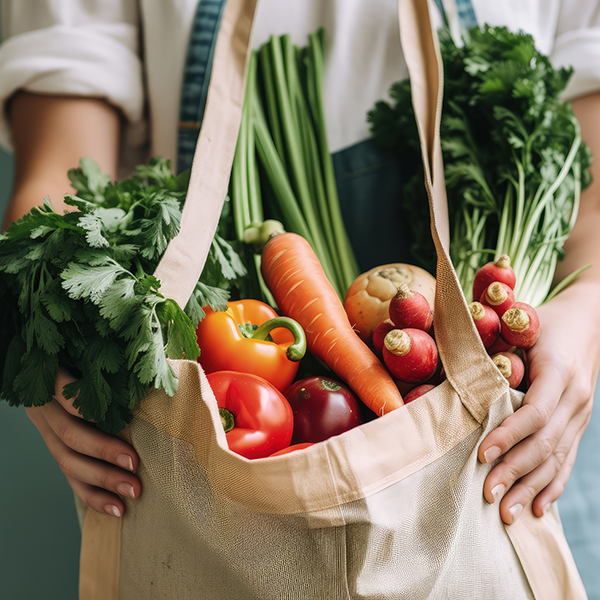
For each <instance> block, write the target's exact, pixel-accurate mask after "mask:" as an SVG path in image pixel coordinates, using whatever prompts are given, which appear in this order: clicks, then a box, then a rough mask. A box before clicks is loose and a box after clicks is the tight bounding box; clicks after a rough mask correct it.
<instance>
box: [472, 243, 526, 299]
mask: <svg viewBox="0 0 600 600" xmlns="http://www.w3.org/2000/svg"><path fill="white" fill-rule="evenodd" d="M494 281H499V282H500V283H505V284H506V285H507V286H508V287H509V288H511V289H512V290H514V289H515V285H516V283H517V278H516V276H515V272H514V271H513V269H512V267H511V266H510V257H509V256H508V254H503V255H502V256H501V257H500V258H499V259H498V260H497V261H495V262H494V261H491V262H489V263H486V264H485V265H483V267H481V268H480V269H479V271H477V273H475V279H474V280H473V299H475V300H476V299H477V298H481V294H483V292H484V291H485V290H486V289H487V287H488V286H489V285H490V283H494Z"/></svg>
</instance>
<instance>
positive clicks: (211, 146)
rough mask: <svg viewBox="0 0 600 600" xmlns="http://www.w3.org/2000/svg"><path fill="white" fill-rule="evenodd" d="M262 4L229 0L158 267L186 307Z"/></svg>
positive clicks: (208, 240) (225, 167)
mask: <svg viewBox="0 0 600 600" xmlns="http://www.w3.org/2000/svg"><path fill="white" fill-rule="evenodd" d="M256 5H257V0H229V1H228V2H227V4H226V5H225V9H224V11H223V16H222V18H221V26H220V27H219V34H218V36H217V41H216V45H215V51H214V61H213V63H214V66H213V70H212V76H211V78H210V87H209V89H208V94H207V100H206V111H205V115H204V119H203V120H202V127H201V129H200V136H199V139H198V144H197V146H196V150H195V153H194V160H193V164H192V170H191V173H190V183H189V187H188V193H187V197H186V201H185V204H184V207H183V214H182V218H181V229H180V231H179V234H178V235H177V236H176V237H175V238H174V239H172V240H171V242H170V243H169V245H168V246H167V250H166V252H165V254H164V255H163V257H162V259H161V261H160V263H159V264H158V267H157V268H156V271H155V273H154V275H155V277H156V278H157V279H158V280H159V281H160V282H161V288H160V291H161V293H162V294H163V295H164V296H165V297H167V298H171V299H173V300H175V301H176V302H177V304H179V306H181V307H182V308H183V307H185V306H186V304H187V302H188V300H189V298H190V296H191V294H192V292H193V291H194V288H195V287H196V283H197V282H198V279H199V278H200V275H201V273H202V269H203V268H204V264H205V262H206V258H207V256H208V252H209V250H210V247H211V244H212V240H213V238H214V236H215V232H216V229H217V225H218V223H219V217H220V215H221V211H222V209H223V204H224V202H225V197H226V195H227V188H228V185H229V178H230V175H231V166H232V164H233V156H234V152H235V146H236V142H237V137H238V132H239V128H240V122H241V118H242V106H243V103H244V89H245V78H246V71H247V65H248V57H249V54H250V49H251V39H252V25H253V22H254V13H255V10H256Z"/></svg>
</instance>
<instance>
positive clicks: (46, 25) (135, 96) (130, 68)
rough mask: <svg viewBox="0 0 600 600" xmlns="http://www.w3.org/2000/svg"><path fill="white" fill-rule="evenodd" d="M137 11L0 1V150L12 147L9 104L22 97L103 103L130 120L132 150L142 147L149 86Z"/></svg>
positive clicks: (133, 1)
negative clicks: (23, 93)
mask: <svg viewBox="0 0 600 600" xmlns="http://www.w3.org/2000/svg"><path fill="white" fill-rule="evenodd" d="M137 4H138V3H137V0H2V4H1V6H2V29H3V40H4V41H3V43H2V44H1V45H0V108H1V110H0V144H1V145H3V146H5V147H6V148H8V149H10V148H11V139H10V137H11V136H10V128H9V123H8V120H7V111H6V103H7V101H8V100H9V99H10V98H11V96H12V95H13V94H14V93H15V92H16V91H18V90H26V91H29V92H33V93H40V94H55V95H58V94H63V95H71V96H73V95H74V96H87V97H95V98H102V99H105V100H107V101H108V102H109V103H110V104H112V105H113V106H115V107H116V108H118V109H119V110H120V112H121V113H122V114H123V115H124V116H125V118H126V120H127V122H128V125H129V127H128V130H129V134H133V135H129V136H128V137H130V138H132V143H139V141H140V140H139V138H140V132H141V131H142V130H143V128H144V123H143V120H144V85H143V77H142V64H141V60H140V55H139V37H140V34H139V26H138V20H139V15H138V8H137ZM127 133H128V132H126V136H127ZM134 138H137V140H136V141H133V139H134Z"/></svg>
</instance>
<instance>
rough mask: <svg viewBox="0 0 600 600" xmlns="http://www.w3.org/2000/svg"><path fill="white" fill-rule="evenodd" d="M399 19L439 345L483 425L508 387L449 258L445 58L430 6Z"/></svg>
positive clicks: (408, 4) (409, 0)
mask: <svg viewBox="0 0 600 600" xmlns="http://www.w3.org/2000/svg"><path fill="white" fill-rule="evenodd" d="M398 18H399V22H400V39H401V43H402V50H403V53H404V58H405V60H406V64H407V66H408V72H409V75H410V80H411V89H412V101H413V106H414V109H415V116H416V121H417V127H418V130H419V137H420V139H421V149H422V155H423V166H424V170H425V186H426V188H427V193H428V196H429V204H430V213H431V233H432V236H433V241H434V243H435V248H436V251H437V256H438V264H437V274H436V278H437V287H436V296H435V309H434V313H435V335H436V341H437V344H438V348H439V352H440V356H441V358H442V362H443V364H444V370H445V372H446V376H447V377H448V380H449V381H450V383H451V384H452V387H453V388H454V389H455V390H456V391H457V392H458V394H459V395H460V397H461V400H462V402H463V404H464V405H465V406H466V408H467V409H468V410H469V412H470V413H471V414H472V415H473V417H474V418H475V419H477V421H479V422H481V421H482V420H483V419H484V418H485V416H486V414H487V412H488V408H489V406H490V404H491V403H492V402H494V401H495V400H496V399H497V398H498V397H499V396H500V395H501V394H502V393H503V392H505V391H506V389H507V387H508V383H507V382H506V380H505V379H504V377H503V376H502V375H501V374H500V372H499V371H498V369H497V368H496V367H495V365H494V364H493V362H492V361H491V359H490V358H489V356H488V355H487V352H486V351H485V349H484V347H483V344H482V342H481V339H480V337H479V334H478V333H477V330H476V328H475V325H474V323H473V319H472V317H471V314H470V313H469V309H468V306H467V301H466V300H465V297H464V294H463V292H462V289H461V287H460V283H459V281H458V278H457V276H456V272H455V271H454V267H453V266H452V261H451V260H450V256H449V247H450V233H449V232H450V227H449V220H448V202H447V197H446V185H445V181H444V167H443V160H442V148H441V143H440V119H441V113H442V96H443V64H442V58H441V54H440V49H439V44H438V39H437V35H434V34H433V32H432V28H431V20H430V16H429V6H428V3H427V0H399V1H398Z"/></svg>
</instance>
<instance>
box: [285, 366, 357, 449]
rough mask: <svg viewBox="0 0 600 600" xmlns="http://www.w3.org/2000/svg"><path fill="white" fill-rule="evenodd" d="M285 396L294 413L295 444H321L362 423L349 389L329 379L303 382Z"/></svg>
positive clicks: (355, 400)
mask: <svg viewBox="0 0 600 600" xmlns="http://www.w3.org/2000/svg"><path fill="white" fill-rule="evenodd" d="M284 394H285V397H286V398H287V399H288V402H289V403H290V405H291V407H292V410H293V412H294V435H293V436H292V444H300V443H304V442H321V441H323V440H326V439H327V438H329V437H331V436H334V435H339V434H340V433H343V432H344V431H348V429H352V428H353V427H356V426H357V425H360V424H361V423H362V422H363V421H362V416H361V410H360V405H359V401H358V400H357V399H356V397H355V396H354V394H353V393H352V392H351V391H350V388H348V387H347V386H345V385H344V384H343V383H340V382H339V381H335V380H333V379H330V378H328V377H321V376H318V375H316V376H312V377H306V378H305V379H300V380H299V381H296V382H295V383H293V384H292V385H291V386H290V387H289V388H287V389H286V390H285V392H284Z"/></svg>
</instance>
